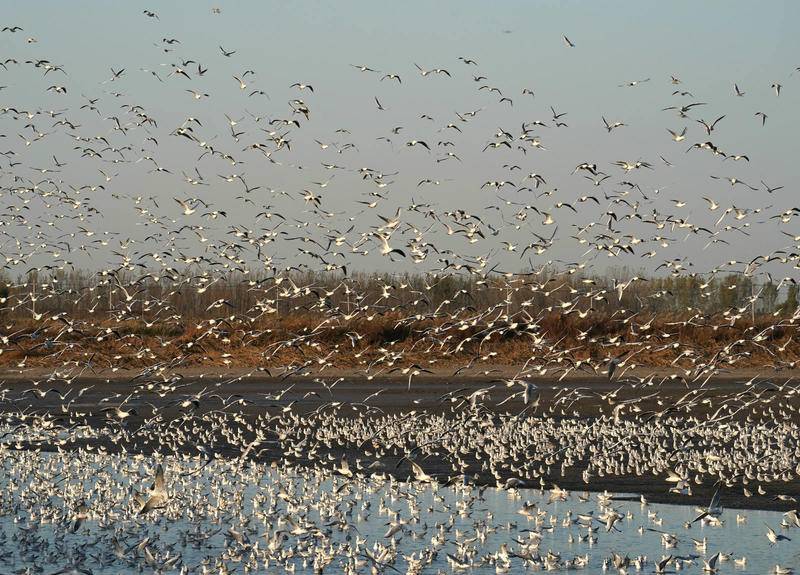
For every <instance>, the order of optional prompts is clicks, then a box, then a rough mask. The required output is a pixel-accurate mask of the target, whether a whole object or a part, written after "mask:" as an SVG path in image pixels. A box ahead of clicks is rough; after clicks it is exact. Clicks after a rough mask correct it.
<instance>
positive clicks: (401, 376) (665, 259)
mask: <svg viewBox="0 0 800 575" xmlns="http://www.w3.org/2000/svg"><path fill="white" fill-rule="evenodd" d="M205 16H206V17H209V18H218V19H222V18H225V13H224V11H223V10H222V9H220V8H214V9H212V10H211V13H210V14H206V15H205ZM137 17H138V18H139V19H141V22H139V23H138V26H140V27H141V30H142V34H141V37H142V45H141V46H139V47H136V48H135V50H136V51H137V52H136V53H137V54H140V56H137V58H139V57H140V64H139V65H138V66H136V67H135V68H134V67H131V66H113V67H111V68H110V70H108V71H107V72H104V75H103V77H99V78H95V79H94V80H95V81H94V83H93V84H92V83H88V84H87V82H86V81H84V80H77V79H76V77H77V76H80V77H81V78H84V77H85V70H84V71H81V73H80V74H79V75H77V74H76V75H75V76H74V75H73V72H72V67H73V63H70V62H61V61H60V59H59V47H58V46H53V45H51V44H49V43H48V42H47V39H46V38H43V37H42V38H40V37H39V36H38V34H37V31H36V30H28V29H27V27H26V29H23V28H22V27H20V26H11V25H7V26H4V27H3V28H2V32H0V34H2V37H3V41H4V42H8V43H9V45H10V46H13V49H14V51H13V52H8V53H6V54H5V55H4V57H3V59H0V83H2V84H4V85H3V86H0V88H3V90H2V91H0V99H2V107H0V136H2V140H0V141H1V142H2V146H1V147H0V255H2V260H0V262H2V264H3V269H2V270H1V271H0V280H2V281H1V282H0V369H2V371H1V372H0V406H1V407H2V419H1V420H0V454H2V459H3V462H2V476H1V477H2V479H0V487H2V489H1V490H0V491H2V493H0V564H3V563H7V564H9V565H13V572H14V573H26V574H28V573H31V574H33V573H42V572H45V573H86V574H91V573H101V572H108V573H112V572H113V573H117V572H131V571H134V570H136V571H139V572H142V571H146V572H150V571H153V572H158V573H166V572H172V571H176V572H178V571H179V572H181V573H212V572H218V573H232V572H245V573H246V572H295V571H298V572H309V573H323V572H326V573H351V574H355V573H390V572H397V573H409V574H416V573H434V572H437V573H445V572H447V573H450V572H461V571H464V572H473V571H474V572H491V571H494V572H496V573H505V572H514V573H519V572H528V571H536V570H547V571H557V570H574V569H586V570H587V572H597V569H600V568H602V569H603V570H610V571H611V572H618V573H623V574H624V573H629V572H634V571H644V572H648V573H668V572H675V571H679V570H686V572H694V573H701V572H702V573H716V572H718V571H724V570H725V569H728V568H726V567H724V564H725V562H726V561H730V563H731V564H732V566H735V567H736V568H741V569H747V568H748V558H747V557H746V556H745V554H744V553H743V552H740V551H742V550H755V551H754V552H755V553H758V552H762V553H763V548H764V547H765V546H769V548H770V551H769V554H767V555H765V556H763V557H761V558H760V559H758V558H757V559H754V560H757V561H761V563H759V565H761V566H762V567H763V569H766V568H767V567H766V566H768V568H769V569H771V570H772V571H771V572H773V573H776V574H779V575H789V574H790V573H792V568H791V562H792V561H793V559H792V556H791V554H790V550H787V549H788V548H789V546H791V545H792V543H790V542H791V541H792V539H794V538H795V537H796V536H795V535H794V533H792V530H793V529H794V528H796V527H800V518H798V512H797V511H796V509H797V508H798V502H797V497H798V496H800V442H799V441H798V440H799V439H800V417H798V405H800V401H798V393H799V390H800V384H797V383H795V381H794V377H795V375H796V372H795V371H794V370H795V364H796V362H797V360H798V357H800V348H799V347H798V341H800V334H798V333H797V325H798V320H799V319H800V307H799V306H798V304H799V303H800V302H798V286H797V281H796V277H797V274H796V273H795V270H796V269H797V267H798V261H800V251H798V248H800V245H798V242H800V236H799V235H797V233H796V230H794V228H793V224H794V218H795V217H797V216H798V215H800V208H798V207H794V206H793V203H795V202H794V200H793V199H792V198H791V197H790V196H789V194H788V192H790V190H789V189H784V185H782V184H781V182H776V181H774V180H773V178H772V177H771V176H770V170H769V169H768V168H767V167H763V166H764V165H765V164H768V163H769V162H768V161H767V159H766V158H765V157H764V156H765V154H764V153H763V151H762V150H759V149H758V147H757V146H754V149H740V148H739V146H740V145H741V144H742V143H746V141H744V140H743V139H742V137H741V134H742V133H743V132H741V129H740V126H742V125H746V126H747V128H746V131H745V133H752V131H753V130H759V131H768V130H770V129H771V128H772V126H774V125H776V124H779V123H780V122H785V121H787V118H793V117H794V116H793V114H794V113H795V110H796V105H794V104H795V102H794V101H791V99H792V98H793V97H794V96H793V88H794V87H795V82H796V80H794V79H792V78H790V77H789V76H790V75H791V74H790V73H791V72H792V70H787V71H786V77H785V78H784V79H781V83H779V82H778V81H772V80H770V81H766V82H765V83H764V85H757V84H753V85H749V84H748V85H745V82H744V81H743V80H736V82H735V83H734V82H731V86H732V88H731V90H730V93H725V94H697V95H696V96H695V94H693V93H692V91H691V90H696V88H693V87H692V86H691V85H688V83H684V82H683V81H681V79H680V78H679V77H676V76H672V77H667V78H661V77H655V76H653V77H652V78H651V77H645V78H639V79H631V78H619V79H616V80H609V86H608V88H609V89H613V90H616V91H617V92H616V93H618V94H619V96H618V97H619V99H620V100H621V101H625V102H627V103H628V105H629V106H630V107H631V108H629V109H628V111H629V112H630V114H629V117H627V118H626V117H625V115H626V114H625V108H621V109H619V110H609V111H599V112H597V113H596V114H595V115H596V118H595V120H594V123H593V124H591V125H590V126H588V125H587V124H586V121H585V118H586V117H587V114H594V112H593V111H591V110H592V109H591V107H590V110H589V111H588V112H587V111H586V110H574V109H570V110H567V109H566V108H564V107H562V106H560V105H558V104H557V103H556V102H542V101H540V99H541V96H540V89H539V88H538V87H537V86H536V85H535V82H531V83H530V85H529V86H526V87H522V88H521V89H517V88H512V87H506V86H505V85H501V84H502V82H497V84H495V82H494V81H493V79H492V75H493V74H492V70H491V69H488V68H484V67H483V66H481V64H480V60H481V58H480V57H479V55H476V56H475V58H474V59H473V58H468V57H460V58H458V59H453V61H451V60H446V61H438V60H439V59H438V58H436V57H435V56H434V55H431V57H430V61H429V62H424V63H423V62H414V61H413V60H410V61H408V62H407V63H406V65H405V66H404V67H400V66H398V67H397V68H394V67H393V68H391V69H387V67H386V66H383V65H381V64H380V63H379V62H374V63H373V62H367V63H352V62H343V63H342V64H341V70H340V72H339V73H340V74H341V77H342V78H343V80H342V83H343V84H346V86H344V87H342V86H332V85H330V84H327V85H326V83H325V82H324V81H322V80H319V81H318V80H317V79H315V78H309V77H303V73H302V70H298V71H297V77H296V78H293V79H291V80H290V81H287V82H285V85H277V84H276V81H275V80H274V79H271V78H270V77H269V71H268V70H265V69H254V68H251V67H250V65H249V64H248V63H247V62H248V60H247V54H246V53H245V51H244V50H242V49H240V48H239V47H237V46H236V38H227V37H226V38H225V39H224V41H220V42H212V44H213V46H212V47H211V49H208V48H207V47H206V49H201V48H197V49H189V48H187V47H185V46H189V45H196V42H192V39H191V38H185V37H178V36H177V35H173V34H171V33H170V32H169V29H170V28H169V26H170V23H169V22H168V21H167V19H166V18H164V19H162V18H161V17H160V16H159V14H158V13H157V12H156V11H151V10H144V11H143V13H142V14H141V15H138V14H137ZM551 49H553V50H557V51H558V53H566V54H568V56H565V57H571V56H573V55H574V54H575V53H579V52H580V51H581V50H583V49H586V48H585V46H583V45H582V42H581V39H580V38H577V37H576V38H574V39H570V38H568V37H567V36H563V37H562V39H561V40H558V39H556V42H555V46H553V47H551ZM365 61H366V58H365ZM292 82H293V83H292ZM6 85H7V86H6ZM20 86H24V90H25V92H20ZM6 88H7V91H6V90H5V89H6ZM342 89H345V90H350V92H349V93H348V94H347V98H348V100H349V102H348V103H347V105H346V106H345V104H344V103H343V102H342V101H340V100H339V101H337V99H336V98H337V97H339V96H336V94H335V93H336V92H338V91H340V90H342ZM643 92H646V93H648V94H649V98H651V99H652V98H653V94H654V93H657V94H658V95H659V97H663V102H664V104H663V105H660V106H658V107H656V108H655V109H652V110H646V116H647V118H648V119H647V120H643V119H642V118H643V116H642V115H641V114H638V113H633V111H632V109H633V108H635V107H639V108H641V107H642V106H644V105H645V104H644V103H642V102H646V101H650V100H640V97H641V95H642V93H643ZM758 92H763V93H765V94H766V95H767V96H768V97H769V98H770V99H771V101H774V105H772V106H770V107H769V108H768V109H767V110H768V111H769V121H767V119H768V116H767V114H766V113H764V112H762V111H761V110H757V109H755V108H754V107H753V106H752V105H751V104H749V101H750V99H751V98H753V94H755V93H758ZM21 93H24V95H25V98H22V97H20V99H19V100H17V101H11V99H13V98H14V97H15V96H16V95H18V94H21ZM441 93H445V94H447V96H446V99H447V102H446V103H442V102H441V101H437V98H439V97H440V96H438V94H441ZM281 94H286V95H287V97H288V100H287V98H284V97H282V96H281ZM9 98H11V99H9ZM160 98H163V99H164V101H163V105H162V103H161V102H160ZM787 99H789V100H790V102H789V103H788V104H787V105H784V104H783V102H784V101H786V100H787ZM723 100H724V101H726V102H727V103H725V104H724V106H723V105H721V104H720V102H722V101H723ZM728 101H732V102H734V104H735V106H734V105H733V104H730V102H728ZM760 101H761V100H760ZM171 102H172V103H174V102H180V107H179V108H175V107H174V106H173V104H171ZM715 102H716V104H715ZM719 107H721V108H722V109H723V111H724V113H720V111H719V110H718V109H716V108H719ZM353 109H355V110H357V116H359V117H360V118H361V121H360V122H359V123H357V124H354V125H352V126H351V125H349V124H344V123H341V124H340V122H341V121H342V118H347V117H348V113H347V110H353ZM762 109H764V108H762ZM340 110H341V113H340ZM653 118H656V120H653ZM573 119H574V120H573ZM655 123H657V124H658V129H657V130H651V129H649V128H648V126H651V125H653V124H655ZM637 124H638V125H637ZM587 126H588V127H587ZM576 132H577V134H578V135H573V134H575V133H576ZM589 132H590V133H591V136H586V137H590V138H591V141H598V142H608V143H607V144H604V145H599V146H598V147H596V148H594V149H586V148H585V147H583V146H581V145H578V144H577V141H576V139H575V138H583V137H585V135H586V134H587V133H589ZM628 134H631V136H629V135H628ZM600 138H604V140H600ZM626 138H628V139H626ZM575 150H577V151H578V152H577V153H579V154H580V157H573V156H574V155H575V153H576V152H575ZM610 150H614V152H613V153H614V154H615V155H613V156H609V151H610ZM623 153H624V154H625V155H624V157H623V158H622V159H620V157H621V156H622V155H623ZM783 153H784V154H785V153H786V151H785V150H784V151H783ZM617 154H618V155H617ZM770 161H771V160H770ZM679 173H683V174H684V175H683V176H680V177H685V178H687V179H686V180H685V181H686V182H691V185H692V186H694V189H692V188H690V187H686V186H683V185H681V186H678V185H671V184H670V182H675V181H680V180H676V178H679V176H676V174H679ZM786 186H787V188H788V187H789V186H788V184H786ZM606 489H611V490H613V491H616V492H625V493H628V494H631V493H632V494H634V495H613V494H611V493H609V492H607V491H606ZM590 492H594V494H591V493H590ZM648 500H651V501H660V502H671V503H689V504H694V505H698V504H700V505H701V506H700V507H699V508H698V509H697V510H696V511H695V510H691V512H690V516H689V517H686V516H685V514H684V516H681V514H680V512H676V511H674V510H670V508H663V510H652V509H653V506H654V505H655V504H653V503H650V502H649V501H648ZM732 506H738V507H747V508H753V507H756V508H765V509H766V508H769V509H771V510H773V511H774V513H772V514H765V515H764V516H763V517H764V520H763V521H761V520H759V521H752V522H751V525H750V526H749V527H748V528H747V529H748V530H749V531H747V533H756V532H757V533H756V535H753V537H756V538H757V539H758V543H759V544H758V545H755V544H752V543H749V544H748V545H750V546H749V547H748V546H744V547H740V548H739V549H734V547H735V545H734V544H733V543H731V542H730V540H726V541H727V544H729V545H730V547H731V548H730V549H728V548H722V545H721V543H720V541H721V540H722V539H721V537H722V535H719V536H718V534H725V533H728V534H730V533H733V531H732V530H733V529H736V528H742V529H744V527H743V526H744V525H745V524H746V522H747V517H748V515H747V514H743V513H737V512H735V511H734V512H731V511H730V510H729V511H727V512H725V508H726V507H728V508H729V507H732ZM659 513H662V515H659ZM765 513H766V512H765ZM664 517H668V522H669V521H672V523H670V524H668V525H665V524H664ZM764 523H766V525H764ZM717 530H718V531H717ZM731 537H736V535H731ZM638 545H641V546H643V547H642V549H645V548H646V549H648V550H649V551H646V552H642V553H635V552H634V551H635V550H636V549H637V546H638ZM759 550H760V551H759ZM646 553H649V555H647V554H646ZM794 560H796V554H795V557H794ZM778 561H780V562H782V563H783V566H781V564H778V565H775V563H776V562H778ZM762 567H759V569H762ZM4 572H6V571H5V570H4ZM759 572H763V571H759Z"/></svg>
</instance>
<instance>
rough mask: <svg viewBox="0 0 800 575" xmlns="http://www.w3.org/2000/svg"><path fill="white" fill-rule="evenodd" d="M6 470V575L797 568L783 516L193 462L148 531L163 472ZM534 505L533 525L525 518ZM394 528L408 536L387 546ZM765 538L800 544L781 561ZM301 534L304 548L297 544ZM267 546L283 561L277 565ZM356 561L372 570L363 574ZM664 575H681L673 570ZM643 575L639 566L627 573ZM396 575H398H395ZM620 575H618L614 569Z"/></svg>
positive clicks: (134, 465) (28, 456)
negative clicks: (21, 573)
mask: <svg viewBox="0 0 800 575" xmlns="http://www.w3.org/2000/svg"><path fill="white" fill-rule="evenodd" d="M3 465H4V470H3V472H2V475H1V476H0V490H2V498H1V499H0V501H1V502H2V515H1V516H0V556H2V558H3V559H2V561H3V563H2V572H4V573H9V572H14V571H17V570H20V569H31V572H35V571H39V570H40V571H41V572H44V573H52V572H54V571H58V570H60V569H63V568H65V567H70V566H79V567H81V568H83V569H87V570H90V571H91V572H92V573H95V574H97V573H119V572H125V571H131V570H138V569H143V570H144V571H145V572H150V571H153V570H158V568H159V567H160V568H161V570H163V571H165V572H168V571H171V570H172V571H175V572H178V571H179V570H181V569H183V571H184V572H203V570H204V569H205V568H207V569H208V570H209V571H210V572H220V571H221V572H225V569H227V570H228V571H231V572H233V571H238V572H244V571H248V570H249V571H251V572H285V571H287V570H292V569H294V570H295V571H296V572H297V573H312V572H313V563H314V557H315V556H318V559H317V560H318V561H320V559H319V556H324V555H326V554H327V556H328V558H327V559H325V561H323V562H327V566H326V567H325V569H324V572H326V573H342V572H347V568H348V566H351V567H353V566H355V567H354V568H355V571H352V572H361V573H368V572H369V571H370V564H369V560H368V559H367V558H366V554H367V550H370V551H369V552H370V553H373V554H376V553H379V551H376V547H375V544H376V543H377V544H379V545H382V546H386V547H387V548H388V549H389V552H388V554H387V559H386V562H392V564H393V565H394V567H395V568H396V569H398V570H399V571H400V572H402V573H406V572H407V571H408V567H409V561H408V559H407V558H408V557H410V556H412V555H413V556H414V557H415V558H419V557H420V556H421V554H422V553H424V552H427V553H430V554H431V555H429V556H430V557H431V561H430V564H429V565H426V566H425V567H424V569H423V570H422V571H421V572H423V573H436V572H438V571H441V572H444V573H450V572H453V571H455V570H456V569H455V568H454V567H453V566H451V565H450V564H449V563H450V561H449V559H448V554H450V555H452V556H457V557H459V558H460V560H461V561H463V562H464V563H467V564H470V565H471V567H470V569H469V571H470V572H473V573H494V572H496V571H497V570H498V563H499V564H500V566H501V569H500V571H502V567H507V568H508V571H507V572H510V573H520V572H525V571H530V570H532V569H540V568H541V567H535V566H532V565H533V563H529V565H528V567H526V566H525V564H526V562H525V561H524V560H523V559H522V558H519V557H513V556H512V557H511V558H510V560H509V562H505V561H503V560H502V559H501V560H500V561H496V560H495V559H494V558H493V556H494V555H495V554H497V552H498V551H499V550H500V546H501V545H502V544H506V545H507V547H508V549H509V551H511V552H512V554H513V552H521V551H522V549H523V546H522V544H525V543H529V542H530V541H531V539H530V538H531V536H532V533H531V532H532V531H537V532H539V533H540V534H541V542H540V544H539V546H538V554H537V552H536V550H535V549H534V548H533V547H531V555H532V556H539V555H541V556H546V555H547V554H548V552H551V553H555V554H558V555H560V560H558V561H555V560H553V563H554V564H557V565H558V567H557V569H559V570H561V569H565V568H566V567H567V566H571V567H576V568H577V567H580V568H582V569H583V570H585V572H587V573H595V572H598V571H599V569H601V567H602V565H603V563H604V560H606V559H608V558H610V557H611V555H612V553H614V552H616V553H619V554H621V555H628V556H629V557H630V558H631V559H632V560H633V559H635V558H636V557H639V556H646V557H647V561H646V562H644V563H643V565H642V568H641V572H643V573H653V572H654V571H655V567H654V563H653V561H654V560H658V559H660V558H661V557H662V556H664V555H667V554H670V555H673V556H675V557H683V558H685V562H683V563H682V564H681V570H682V572H686V573H700V572H702V567H703V563H702V559H703V558H706V559H708V558H710V557H711V556H713V555H714V554H715V553H717V552H722V553H724V554H731V555H732V557H731V558H730V560H728V561H724V562H721V563H719V565H718V566H719V568H720V572H722V573H724V572H739V573H770V572H772V570H773V569H774V567H775V565H776V564H780V565H781V566H796V565H800V545H798V544H797V541H796V537H795V534H800V530H792V529H783V528H781V527H780V523H781V520H782V519H783V516H782V514H781V513H778V512H768V511H738V512H737V511H736V510H732V509H726V510H725V511H724V513H723V515H722V516H721V520H722V524H721V525H720V526H716V527H714V526H710V525H702V524H701V523H699V522H698V523H695V524H694V525H693V526H692V527H691V528H689V529H687V528H686V527H685V523H686V522H689V521H691V520H692V519H693V518H694V517H695V516H696V515H697V512H696V510H695V509H693V508H691V507H688V506H674V505H657V504H649V505H642V504H641V503H640V502H639V501H638V498H633V500H622V498H620V497H617V498H615V499H614V500H611V501H607V502H606V503H605V505H603V504H602V503H601V501H600V499H601V496H600V495H599V494H575V493H571V494H569V495H568V496H567V497H566V499H565V500H563V501H558V500H557V501H550V499H551V493H550V492H549V491H545V492H542V491H535V490H522V491H506V490H502V489H495V488H488V489H484V490H483V491H481V490H479V489H478V488H475V487H471V486H462V485H457V486H447V487H445V486H432V485H427V484H405V483H397V482H394V481H389V480H383V479H375V478H364V479H356V480H347V479H345V478H342V477H338V476H333V477H331V476H330V472H327V473H323V472H320V471H301V470H299V469H288V470H287V469H283V470H282V469H279V468H275V467H272V468H270V467H266V466H258V465H251V466H247V467H245V468H240V467H238V466H237V465H236V464H234V463H230V462H224V461H215V462H212V463H211V464H209V465H207V466H205V467H201V466H200V463H199V462H197V461H181V460H178V459H167V460H166V461H165V464H164V465H165V469H166V473H165V475H166V482H167V485H168V492H169V496H170V502H169V504H168V505H167V506H166V508H165V509H158V510H155V511H151V512H150V513H147V514H145V515H137V514H136V511H137V510H136V509H135V507H136V505H135V504H133V503H132V493H133V490H134V489H136V490H138V491H146V490H147V489H148V488H149V485H150V483H152V475H153V472H154V467H155V466H154V462H152V461H149V460H145V459H143V458H141V457H137V458H131V459H125V458H121V457H116V456H107V455H93V454H88V453H83V454H80V455H77V454H75V453H71V454H36V453H32V452H21V451H20V452H14V451H7V452H5V459H4V464H3ZM337 490H338V493H336V491H337ZM587 498H588V500H587ZM81 502H84V503H85V504H86V507H87V508H88V518H87V519H86V520H85V521H84V522H83V523H81V524H80V525H79V526H78V527H77V529H76V530H75V532H72V531H73V529H74V527H75V521H74V519H75V517H76V515H75V514H76V509H77V508H78V505H79V504H80V503H81ZM526 502H527V504H528V505H529V509H530V510H531V512H530V513H529V517H526V516H524V515H522V514H521V513H520V510H521V509H523V507H524V506H525V505H526ZM723 503H724V497H723ZM609 506H610V507H613V509H615V510H616V511H617V512H618V513H620V515H622V516H623V519H621V520H620V521H619V523H617V525H616V526H615V529H614V530H612V532H606V529H605V525H604V524H603V522H602V521H601V520H599V519H597V518H598V517H600V516H602V515H604V513H605V512H607V510H608V508H609ZM578 514H586V515H588V514H592V515H593V516H594V517H595V519H594V520H592V522H591V523H592V527H593V528H594V529H596V532H595V533H594V535H593V537H596V541H593V542H591V543H590V542H586V541H580V540H579V536H585V535H586V534H587V528H586V527H582V526H579V525H577V524H575V519H576V518H577V515H578ZM737 515H739V516H742V517H746V523H742V522H738V521H737V519H736V518H737ZM287 517H289V518H291V520H292V521H293V522H294V524H292V522H290V521H288V520H287V519H286V518H287ZM392 519H399V520H401V521H404V522H406V524H405V525H404V526H403V529H402V531H400V532H398V533H397V534H395V535H394V536H393V537H390V538H387V537H385V534H386V532H387V529H388V527H387V524H388V523H389V522H390V521H391V520H392ZM765 524H768V525H770V526H771V527H773V528H774V529H775V530H776V531H777V532H778V533H782V534H784V535H786V536H788V537H790V538H792V539H793V541H782V542H780V543H779V544H778V545H776V546H770V544H769V542H768V540H767V538H766V535H765V533H766V530H767V528H766V526H765ZM229 528H233V529H234V530H235V531H236V532H237V533H241V534H243V535H242V537H243V540H241V541H236V540H235V539H234V538H233V537H232V536H231V535H230V534H228V529H229ZM298 528H299V530H300V531H304V532H303V533H300V532H296V533H294V534H292V533H290V532H291V531H292V530H295V529H298ZM648 528H649V529H653V530H657V531H664V532H669V533H672V534H675V535H676V536H677V537H678V539H679V542H678V545H677V546H676V547H675V548H671V549H665V548H664V547H663V546H662V540H661V534H660V533H659V532H657V531H650V530H648ZM617 529H618V531H617ZM280 530H283V531H285V533H284V534H283V538H282V540H280V541H278V542H277V543H275V540H274V539H273V536H274V534H275V532H276V531H280ZM198 534H199V535H198ZM437 536H438V537H440V538H441V539H440V541H438V542H437V541H436V540H435V539H436V538H437ZM112 537H116V539H117V540H118V541H119V542H120V545H119V548H124V550H125V551H124V553H121V554H120V556H119V557H116V556H115V555H114V552H113V551H114V547H113V540H112ZM148 537H149V540H148V541H145V543H144V544H141V545H139V547H138V548H136V545H137V544H140V543H141V542H142V541H144V540H145V539H146V538H148ZM692 538H694V539H697V540H703V539H706V540H707V547H706V548H705V549H698V548H697V547H696V546H695V544H694V543H693V541H692ZM270 540H273V543H274V548H273V549H272V550H270V551H266V549H267V547H268V544H269V542H270ZM520 542H521V543H520ZM119 548H118V549H119ZM521 554H524V553H521ZM743 556H745V557H747V564H746V566H745V567H742V566H738V565H736V564H735V562H734V561H733V559H734V558H735V559H739V558H741V557H743ZM269 557H271V559H269ZM353 557H355V559H356V560H358V561H360V562H362V563H363V564H361V565H355V560H354V559H353ZM576 558H578V559H577V561H575V559H576ZM584 562H585V563H584ZM265 564H267V565H268V567H266V566H265ZM246 566H247V568H246ZM668 570H669V571H673V572H674V570H675V564H674V563H673V564H671V565H670V567H669V569H668ZM636 571H637V569H636V567H635V566H634V564H631V565H630V567H629V569H628V572H630V573H634V572H636ZM385 572H394V571H393V570H392V569H391V568H389V567H386V568H385ZM610 572H616V570H615V569H614V568H613V567H612V568H610Z"/></svg>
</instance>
